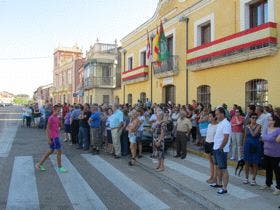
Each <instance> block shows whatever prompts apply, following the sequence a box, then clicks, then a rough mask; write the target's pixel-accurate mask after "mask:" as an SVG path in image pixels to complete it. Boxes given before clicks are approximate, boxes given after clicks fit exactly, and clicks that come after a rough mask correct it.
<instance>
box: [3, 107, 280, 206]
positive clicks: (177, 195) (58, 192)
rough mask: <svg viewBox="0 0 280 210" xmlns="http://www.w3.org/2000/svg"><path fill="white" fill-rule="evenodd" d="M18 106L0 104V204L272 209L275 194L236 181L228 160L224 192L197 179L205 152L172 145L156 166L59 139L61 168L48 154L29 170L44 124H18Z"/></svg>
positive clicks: (204, 169) (42, 144) (39, 151)
mask: <svg viewBox="0 0 280 210" xmlns="http://www.w3.org/2000/svg"><path fill="white" fill-rule="evenodd" d="M19 112H20V108H19V107H6V108H2V107H1V108H0V180H1V181H0V209H12V210H18V209H26V210H27V209H28V210H30V209H77V210H80V209H81V210H83V209H120V210H121V209H127V210H128V209H129V210H130V209H153V210H155V209H176V210H177V209H192V210H194V209H244V210H245V209H246V210H247V209H254V210H256V209H278V205H279V203H280V202H279V197H277V196H273V195H272V194H271V192H262V191H260V190H258V188H259V187H258V186H256V187H250V186H244V185H242V184H241V182H242V178H241V177H235V176H234V175H233V171H234V169H233V168H229V172H230V186H229V193H228V194H227V195H224V196H218V195H217V193H216V190H215V189H211V188H210V187H209V186H208V185H207V184H206V182H205V180H206V179H207V178H208V162H207V160H205V159H202V158H200V157H197V156H194V155H188V156H187V159H185V160H181V159H179V160H178V159H175V158H173V157H172V156H173V154H174V153H173V151H172V150H171V151H169V152H168V154H167V155H166V156H167V158H166V159H167V160H166V170H165V171H164V172H160V173H159V172H155V171H154V170H153V168H154V163H153V162H152V160H151V159H150V158H149V154H146V155H145V156H144V157H143V158H141V159H138V160H137V161H138V163H137V166H133V167H130V166H128V164H127V163H128V157H122V158H121V159H117V160H116V159H114V158H112V156H111V155H108V154H106V153H104V152H102V153H101V154H100V155H98V156H93V155H91V154H89V153H87V152H84V151H80V150H77V149H76V148H75V147H74V146H70V145H69V144H68V143H63V153H64V155H63V160H62V163H63V165H64V166H65V167H66V168H67V169H68V173H65V174H59V173H58V172H57V166H56V159H55V156H52V157H51V158H50V160H47V161H46V163H45V168H46V169H47V170H46V171H44V172H41V171H36V170H35V169H34V165H35V163H36V162H37V161H39V159H40V158H41V157H42V155H43V154H44V152H45V151H46V150H47V149H48V145H47V142H46V137H45V131H44V130H41V129H35V128H26V127H22V126H21V123H22V121H21V115H20V113H19ZM257 182H258V183H259V184H263V183H264V178H263V177H258V179H257Z"/></svg>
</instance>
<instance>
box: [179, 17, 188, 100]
mask: <svg viewBox="0 0 280 210" xmlns="http://www.w3.org/2000/svg"><path fill="white" fill-rule="evenodd" d="M179 22H185V24H186V52H187V51H188V49H189V34H188V33H189V18H188V17H181V18H180V20H179ZM185 65H186V104H188V103H189V69H188V65H187V63H186V64H185Z"/></svg>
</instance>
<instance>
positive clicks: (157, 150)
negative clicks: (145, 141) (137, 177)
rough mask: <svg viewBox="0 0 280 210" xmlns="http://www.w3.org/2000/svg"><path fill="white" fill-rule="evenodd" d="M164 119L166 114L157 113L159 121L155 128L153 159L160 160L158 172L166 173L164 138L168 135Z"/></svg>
mask: <svg viewBox="0 0 280 210" xmlns="http://www.w3.org/2000/svg"><path fill="white" fill-rule="evenodd" d="M163 119H164V112H163V111H162V110H158V111H157V121H156V122H155V126H154V128H153V157H154V158H157V159H158V165H157V167H156V171H158V172H160V171H164V136H165V133H166V129H167V128H166V122H165V121H164V120H163Z"/></svg>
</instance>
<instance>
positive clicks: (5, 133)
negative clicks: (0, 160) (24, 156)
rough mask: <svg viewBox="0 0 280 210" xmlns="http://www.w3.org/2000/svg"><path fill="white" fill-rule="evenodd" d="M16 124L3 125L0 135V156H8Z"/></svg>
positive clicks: (16, 127)
mask: <svg viewBox="0 0 280 210" xmlns="http://www.w3.org/2000/svg"><path fill="white" fill-rule="evenodd" d="M17 129H18V124H16V125H6V124H5V125H4V127H3V130H2V132H1V135H0V157H8V155H9V152H10V150H11V147H12V144H13V142H14V139H15V136H16V133H17Z"/></svg>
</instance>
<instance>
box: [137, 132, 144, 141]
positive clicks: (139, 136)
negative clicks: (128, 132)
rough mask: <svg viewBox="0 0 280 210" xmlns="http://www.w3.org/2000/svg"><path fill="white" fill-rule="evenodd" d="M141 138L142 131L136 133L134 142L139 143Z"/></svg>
mask: <svg viewBox="0 0 280 210" xmlns="http://www.w3.org/2000/svg"><path fill="white" fill-rule="evenodd" d="M142 136H143V131H137V132H136V141H141V140H142Z"/></svg>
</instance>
